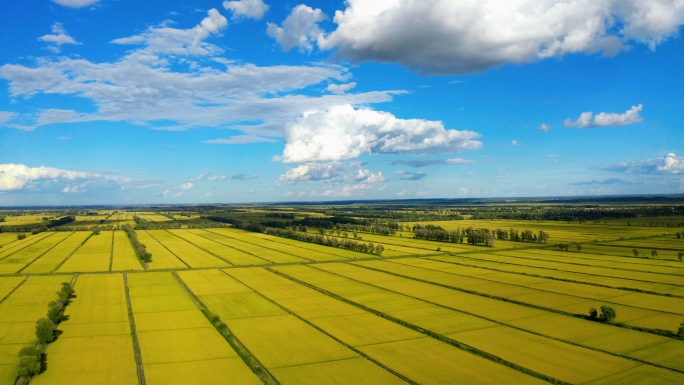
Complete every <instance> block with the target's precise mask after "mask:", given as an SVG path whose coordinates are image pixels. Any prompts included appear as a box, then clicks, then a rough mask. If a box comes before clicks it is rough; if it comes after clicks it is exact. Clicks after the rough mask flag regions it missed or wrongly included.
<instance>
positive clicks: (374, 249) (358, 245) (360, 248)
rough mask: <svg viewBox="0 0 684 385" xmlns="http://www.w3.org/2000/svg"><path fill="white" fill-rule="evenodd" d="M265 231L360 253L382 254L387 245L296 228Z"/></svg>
mask: <svg viewBox="0 0 684 385" xmlns="http://www.w3.org/2000/svg"><path fill="white" fill-rule="evenodd" d="M264 233H265V234H268V235H273V236H276V237H281V238H289V239H294V240H297V241H301V242H308V243H315V244H318V245H323V246H329V247H338V248H341V249H346V250H352V251H357V252H360V253H367V254H375V255H381V254H382V253H383V251H385V247H384V246H383V245H381V244H377V245H376V244H373V243H371V242H368V243H364V242H358V241H355V240H351V239H345V238H336V237H325V236H323V235H320V234H310V233H305V232H299V231H294V230H287V229H278V228H273V227H267V228H265V229H264Z"/></svg>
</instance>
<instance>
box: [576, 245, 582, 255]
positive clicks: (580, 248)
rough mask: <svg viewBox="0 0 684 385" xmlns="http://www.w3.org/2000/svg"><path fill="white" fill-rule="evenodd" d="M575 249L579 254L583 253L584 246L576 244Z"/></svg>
mask: <svg viewBox="0 0 684 385" xmlns="http://www.w3.org/2000/svg"><path fill="white" fill-rule="evenodd" d="M575 248H576V249H577V252H578V253H579V252H580V251H582V245H580V244H579V243H575Z"/></svg>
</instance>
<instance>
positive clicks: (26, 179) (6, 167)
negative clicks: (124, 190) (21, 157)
mask: <svg viewBox="0 0 684 385" xmlns="http://www.w3.org/2000/svg"><path fill="white" fill-rule="evenodd" d="M94 177H95V178H100V177H104V176H103V175H100V174H93V173H87V172H81V171H70V170H61V169H58V168H54V167H45V166H40V167H28V166H26V165H23V164H12V163H7V164H0V191H10V190H21V189H23V188H25V187H27V185H28V184H30V183H31V182H34V181H38V180H75V179H87V178H94Z"/></svg>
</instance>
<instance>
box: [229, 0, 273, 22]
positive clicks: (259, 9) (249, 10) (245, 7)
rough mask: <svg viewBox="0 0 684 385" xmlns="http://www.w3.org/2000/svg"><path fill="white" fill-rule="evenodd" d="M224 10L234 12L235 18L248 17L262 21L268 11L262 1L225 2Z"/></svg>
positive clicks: (240, 0)
mask: <svg viewBox="0 0 684 385" xmlns="http://www.w3.org/2000/svg"><path fill="white" fill-rule="evenodd" d="M223 8H225V9H227V10H230V11H232V12H233V18H239V17H247V18H250V19H254V20H260V19H261V18H263V17H264V13H266V11H267V10H268V5H266V4H264V2H263V1H262V0H238V1H224V2H223Z"/></svg>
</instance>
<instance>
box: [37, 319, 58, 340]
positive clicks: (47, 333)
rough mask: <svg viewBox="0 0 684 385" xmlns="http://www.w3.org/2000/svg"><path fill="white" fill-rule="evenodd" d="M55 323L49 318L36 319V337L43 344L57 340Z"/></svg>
mask: <svg viewBox="0 0 684 385" xmlns="http://www.w3.org/2000/svg"><path fill="white" fill-rule="evenodd" d="M55 328H56V326H55V323H54V322H52V321H51V320H50V319H48V318H41V319H39V320H38V321H36V338H38V342H39V343H41V344H47V343H50V342H52V341H54V340H55Z"/></svg>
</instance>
